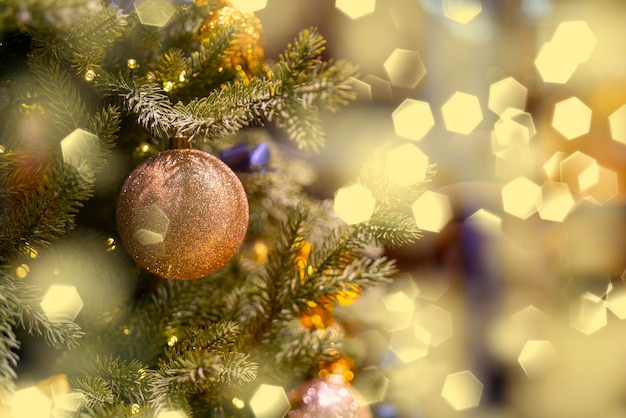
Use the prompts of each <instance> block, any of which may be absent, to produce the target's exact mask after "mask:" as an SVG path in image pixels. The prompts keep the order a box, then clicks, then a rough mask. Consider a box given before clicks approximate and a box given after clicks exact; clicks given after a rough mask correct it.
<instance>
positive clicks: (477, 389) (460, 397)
mask: <svg viewBox="0 0 626 418" xmlns="http://www.w3.org/2000/svg"><path fill="white" fill-rule="evenodd" d="M482 393H483V384H482V383H480V380H478V379H477V378H476V376H474V374H473V373H472V372H470V371H469V370H464V371H462V372H457V373H451V374H449V375H447V376H446V380H445V382H444V384H443V389H442V390H441V396H442V397H443V398H444V399H445V400H446V401H448V403H449V404H450V405H451V406H452V407H453V408H454V409H456V410H457V411H459V410H461V409H468V408H474V407H476V406H478V404H479V403H480V397H481V396H482Z"/></svg>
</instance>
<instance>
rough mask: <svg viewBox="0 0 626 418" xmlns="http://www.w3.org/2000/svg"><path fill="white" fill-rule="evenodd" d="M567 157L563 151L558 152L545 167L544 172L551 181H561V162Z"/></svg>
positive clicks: (549, 159)
mask: <svg viewBox="0 0 626 418" xmlns="http://www.w3.org/2000/svg"><path fill="white" fill-rule="evenodd" d="M566 156H567V154H566V153H564V152H563V151H557V152H555V153H554V154H552V156H551V157H550V158H548V161H546V162H545V164H544V165H543V172H544V173H545V175H546V177H547V178H548V180H550V181H561V162H562V161H563V160H564V159H565V157H566Z"/></svg>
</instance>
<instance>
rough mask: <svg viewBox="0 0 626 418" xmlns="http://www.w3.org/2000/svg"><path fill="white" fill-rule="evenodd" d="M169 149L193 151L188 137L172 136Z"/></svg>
mask: <svg viewBox="0 0 626 418" xmlns="http://www.w3.org/2000/svg"><path fill="white" fill-rule="evenodd" d="M169 149H193V142H192V141H190V140H189V137H188V136H182V135H180V136H173V137H171V138H170V144H169Z"/></svg>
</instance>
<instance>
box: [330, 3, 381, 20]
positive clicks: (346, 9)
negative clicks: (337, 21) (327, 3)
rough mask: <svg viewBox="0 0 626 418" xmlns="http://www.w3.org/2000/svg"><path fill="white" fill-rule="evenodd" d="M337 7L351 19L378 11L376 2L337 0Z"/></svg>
mask: <svg viewBox="0 0 626 418" xmlns="http://www.w3.org/2000/svg"><path fill="white" fill-rule="evenodd" d="M335 7H336V8H337V9H339V10H341V11H342V12H343V13H345V14H346V16H348V17H349V18H351V19H358V18H361V17H363V16H365V15H368V14H370V13H374V10H375V9H376V0H336V1H335Z"/></svg>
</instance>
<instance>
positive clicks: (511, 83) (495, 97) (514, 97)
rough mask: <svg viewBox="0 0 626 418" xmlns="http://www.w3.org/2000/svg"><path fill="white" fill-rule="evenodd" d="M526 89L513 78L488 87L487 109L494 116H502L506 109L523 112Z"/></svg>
mask: <svg viewBox="0 0 626 418" xmlns="http://www.w3.org/2000/svg"><path fill="white" fill-rule="evenodd" d="M527 96H528V89H527V88H526V87H524V86H523V85H522V84H520V82H519V81H517V80H516V79H514V78H513V77H507V78H505V79H504V80H500V81H498V82H496V83H493V84H492V85H491V86H489V102H488V105H487V107H488V108H489V109H491V110H492V111H493V112H494V113H495V114H497V115H502V113H504V111H505V110H507V109H508V108H513V109H518V110H524V109H525V108H526V98H527Z"/></svg>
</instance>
